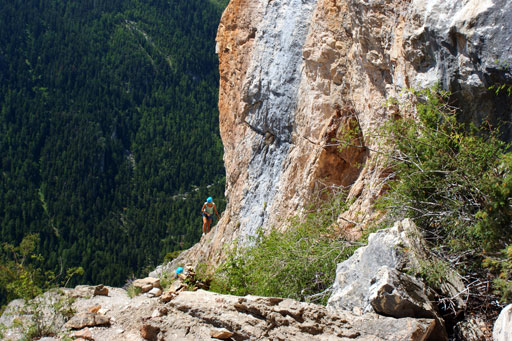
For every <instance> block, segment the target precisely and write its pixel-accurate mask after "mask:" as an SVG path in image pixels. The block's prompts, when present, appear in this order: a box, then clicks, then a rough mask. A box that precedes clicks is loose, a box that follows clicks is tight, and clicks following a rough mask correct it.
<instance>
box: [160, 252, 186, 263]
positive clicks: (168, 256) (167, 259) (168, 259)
mask: <svg viewBox="0 0 512 341" xmlns="http://www.w3.org/2000/svg"><path fill="white" fill-rule="evenodd" d="M182 252H183V250H179V251H172V252H168V253H167V254H166V255H165V257H164V264H166V263H170V262H172V261H173V260H174V259H176V258H178V256H179V255H180V253H182Z"/></svg>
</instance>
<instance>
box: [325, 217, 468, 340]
mask: <svg viewBox="0 0 512 341" xmlns="http://www.w3.org/2000/svg"><path fill="white" fill-rule="evenodd" d="M431 258H432V255H430V254H429V253H428V251H427V248H426V247H425V241H424V239H423V238H422V236H421V233H420V232H419V230H418V228H417V227H416V225H414V223H413V222H412V221H411V220H409V219H405V220H403V221H401V222H397V223H395V225H394V226H393V227H392V228H388V229H384V230H380V231H378V232H376V233H373V234H371V235H370V237H369V239H368V245H367V246H365V247H362V248H360V249H358V250H357V251H356V252H355V253H354V255H353V256H352V257H350V258H349V259H348V260H346V261H344V262H342V263H340V264H338V267H337V271H336V280H335V283H334V285H333V293H332V295H331V297H330V298H329V301H328V308H329V309H331V310H349V311H353V312H356V313H368V312H377V313H380V314H383V315H387V316H393V317H429V318H433V319H435V320H436V322H437V323H436V330H435V332H434V335H433V337H435V338H437V339H439V340H442V339H446V331H445V329H444V322H443V319H442V318H441V316H440V314H439V312H438V310H437V308H436V306H435V305H434V304H433V303H432V301H433V299H434V297H435V295H434V292H433V291H432V290H431V289H428V288H427V287H426V286H425V285H424V283H423V282H422V281H420V280H418V279H416V278H414V277H412V276H409V275H407V274H405V273H404V272H405V271H406V270H407V269H417V268H419V267H420V265H421V264H422V263H424V262H425V260H429V259H431ZM436 289H437V290H439V291H441V292H443V295H446V296H448V297H450V298H453V300H454V302H455V306H456V307H457V308H458V309H462V308H463V307H464V301H463V296H462V295H461V294H460V293H461V292H463V290H464V285H463V283H462V281H461V280H460V277H459V276H458V274H457V273H456V272H455V271H449V274H447V276H446V280H445V282H444V283H443V284H442V285H440V286H439V288H436Z"/></svg>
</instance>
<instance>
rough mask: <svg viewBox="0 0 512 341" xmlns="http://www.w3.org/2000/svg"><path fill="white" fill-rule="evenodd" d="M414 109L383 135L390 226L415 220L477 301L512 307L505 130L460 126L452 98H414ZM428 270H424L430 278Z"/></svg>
mask: <svg viewBox="0 0 512 341" xmlns="http://www.w3.org/2000/svg"><path fill="white" fill-rule="evenodd" d="M408 96H409V100H410V101H412V103H413V104H414V106H410V108H415V110H414V112H413V111H408V110H405V111H402V112H401V113H400V117H399V118H397V119H395V120H392V121H390V122H389V123H388V124H387V125H386V126H385V127H384V128H383V131H382V132H381V133H380V135H381V136H384V137H385V138H384V141H383V143H384V144H385V145H393V146H396V148H395V149H394V150H393V151H392V152H391V153H389V154H386V157H387V161H388V164H387V166H388V167H389V168H390V169H393V171H394V173H393V175H392V177H394V180H393V181H391V182H390V183H389V190H388V194H387V195H386V196H385V197H384V198H383V201H382V204H383V207H385V208H386V209H387V210H388V212H389V213H388V214H389V218H390V219H399V218H402V217H410V218H413V219H414V220H415V221H416V222H417V223H418V225H419V226H420V227H421V228H422V229H423V231H424V234H425V236H426V238H427V239H428V241H429V242H430V244H431V246H432V249H433V251H434V252H436V253H437V255H438V256H439V257H440V258H442V259H444V260H445V261H446V262H447V263H449V264H451V266H453V267H455V268H456V269H457V270H458V271H459V272H460V273H461V274H462V275H463V276H464V277H465V279H466V280H467V284H468V286H469V290H470V294H471V295H472V298H473V299H476V300H477V301H479V302H480V301H485V302H487V303H489V302H491V301H492V297H491V296H490V295H489V294H490V293H489V292H488V291H487V288H488V287H489V284H490V283H489V282H490V281H492V284H493V286H492V287H493V290H494V294H496V295H499V297H500V299H501V300H502V302H510V299H511V297H512V296H511V295H512V291H511V283H512V276H511V271H510V269H511V265H512V260H511V257H510V254H511V243H512V225H511V223H512V196H511V191H512V153H511V152H510V147H511V144H510V143H506V142H504V141H502V140H501V139H500V128H502V127H492V126H490V124H488V123H486V122H482V123H481V124H480V125H479V126H478V127H477V126H475V125H471V124H463V123H460V122H459V121H458V120H457V115H458V112H457V109H456V108H454V107H451V106H450V105H449V104H448V100H449V93H446V92H443V91H439V90H438V89H436V88H434V89H427V90H423V91H417V92H413V91H411V92H410V93H409V94H408ZM427 271H429V270H425V271H424V273H425V274H426V272H427Z"/></svg>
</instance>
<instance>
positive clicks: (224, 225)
mask: <svg viewBox="0 0 512 341" xmlns="http://www.w3.org/2000/svg"><path fill="white" fill-rule="evenodd" d="M507 4H508V1H507V0H484V1H481V0H457V1H441V0H433V1H424V0H401V1H389V0H372V1H363V0H279V1H277V0H260V1H249V0H232V1H231V2H230V4H229V5H228V7H227V8H226V10H225V12H224V14H223V16H222V20H221V23H220V26H219V30H218V35H217V53H218V55H219V61H220V92H219V109H220V129H221V135H222V140H223V142H224V148H225V154H224V161H225V166H226V196H227V198H228V206H227V208H226V211H225V212H224V214H223V217H222V219H221V220H220V222H219V223H218V224H217V226H216V228H215V229H214V230H213V233H211V234H209V235H207V236H206V237H203V240H202V241H201V243H198V244H197V245H196V246H194V247H193V248H192V249H190V250H189V251H188V252H187V253H185V254H184V255H183V256H182V258H181V259H185V258H186V259H187V260H189V261H192V262H198V261H205V260H208V261H209V262H214V263H215V262H218V261H219V259H220V258H221V257H222V252H223V247H224V245H225V244H226V243H230V242H231V241H233V240H234V239H235V238H240V239H241V240H245V239H246V237H247V236H249V235H254V234H255V232H256V231H257V229H258V228H260V227H262V228H263V229H269V228H272V227H274V228H285V227H286V220H287V218H289V217H290V216H292V215H294V214H296V213H297V212H299V211H300V210H301V209H303V208H304V206H305V205H306V204H307V203H308V202H309V199H310V198H311V196H312V195H315V194H316V191H317V190H318V189H321V188H328V187H329V186H344V187H346V188H348V189H349V190H350V196H351V197H352V198H353V199H354V201H353V204H352V207H351V209H350V210H349V211H348V212H345V213H344V214H343V215H342V216H341V217H340V219H339V225H340V227H341V228H340V230H341V231H344V233H346V234H347V235H348V236H357V235H358V234H359V233H360V231H361V229H362V228H364V224H365V222H367V221H368V220H370V219H372V218H373V217H374V216H375V215H376V213H375V212H374V211H373V210H372V203H373V202H374V200H375V199H376V198H377V197H378V196H379V194H380V192H381V187H382V183H383V172H382V171H381V170H380V168H379V166H378V162H373V161H375V160H376V158H377V157H376V154H374V153H372V152H371V150H372V149H373V148H372V147H374V144H375V143H378V141H375V140H371V139H370V138H369V136H370V135H371V132H372V131H374V130H375V129H376V128H377V127H378V126H379V125H380V124H382V122H384V121H385V120H386V119H387V118H388V117H390V116H391V115H394V114H396V110H397V108H389V107H386V106H384V104H385V103H386V101H387V100H388V99H389V98H391V97H400V93H401V91H402V90H403V89H406V88H421V87H427V86H431V85H433V84H435V83H439V84H440V85H441V86H442V87H443V88H445V89H449V90H451V91H453V93H454V96H453V98H454V100H455V101H457V103H458V105H460V106H461V107H463V109H465V111H464V112H465V113H466V116H465V119H466V120H468V121H469V120H474V121H478V120H479V119H481V118H483V117H489V118H490V119H491V120H493V119H494V120H495V119H510V117H509V116H510V113H509V112H507V111H506V109H505V108H506V107H507V106H509V105H510V101H511V99H510V97H508V98H503V99H500V100H496V98H494V97H493V95H492V94H491V93H490V92H489V91H488V90H487V88H488V87H489V86H490V85H492V84H495V83H497V82H505V81H508V82H510V81H511V80H510V79H506V77H508V76H507V75H510V73H507V72H504V70H505V68H506V66H504V65H506V64H507V63H508V64H509V65H510V64H511V63H512V44H511V39H512V38H511V37H512V7H511V6H507ZM496 61H499V63H496ZM505 97H506V96H505ZM500 101H501V102H500ZM354 127H358V128H359V131H360V133H359V135H358V136H354V137H352V138H353V142H354V143H353V144H354V145H359V146H360V147H352V148H347V149H344V150H343V151H340V150H339V148H337V146H336V144H335V143H334V142H335V141H336V139H337V138H342V135H343V132H344V131H346V130H347V128H354ZM508 134H509V135H510V133H508ZM360 165H363V166H362V167H360Z"/></svg>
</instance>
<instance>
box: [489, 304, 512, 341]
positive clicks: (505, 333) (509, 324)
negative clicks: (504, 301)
mask: <svg viewBox="0 0 512 341" xmlns="http://www.w3.org/2000/svg"><path fill="white" fill-rule="evenodd" d="M492 337H493V340H494V341H510V340H512V304H509V305H508V306H506V307H505V308H504V309H503V310H502V311H501V313H500V315H499V316H498V319H497V320H496V322H495V323H494V329H493V332H492Z"/></svg>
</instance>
